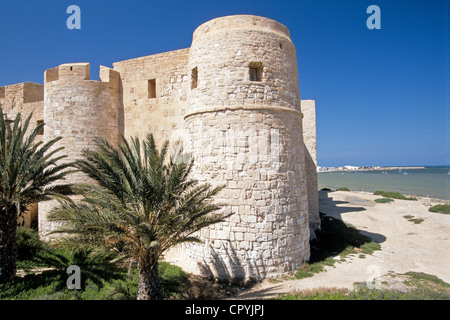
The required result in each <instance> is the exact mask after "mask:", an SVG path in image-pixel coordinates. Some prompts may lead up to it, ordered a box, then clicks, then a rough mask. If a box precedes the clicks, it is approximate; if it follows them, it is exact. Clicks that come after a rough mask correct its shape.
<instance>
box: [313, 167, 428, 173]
mask: <svg viewBox="0 0 450 320" xmlns="http://www.w3.org/2000/svg"><path fill="white" fill-rule="evenodd" d="M412 169H426V168H425V167H380V166H375V167H362V166H361V167H358V166H343V167H320V166H318V167H317V172H334V171H375V170H381V171H383V170H386V171H388V170H412Z"/></svg>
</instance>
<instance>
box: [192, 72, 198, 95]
mask: <svg viewBox="0 0 450 320" xmlns="http://www.w3.org/2000/svg"><path fill="white" fill-rule="evenodd" d="M197 84H198V69H197V67H195V68H194V69H192V72H191V90H192V89H195V88H197Z"/></svg>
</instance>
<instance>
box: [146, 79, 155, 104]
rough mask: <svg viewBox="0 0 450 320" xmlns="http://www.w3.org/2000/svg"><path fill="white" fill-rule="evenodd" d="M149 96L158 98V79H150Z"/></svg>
mask: <svg viewBox="0 0 450 320" xmlns="http://www.w3.org/2000/svg"><path fill="white" fill-rule="evenodd" d="M148 97H149V99H152V98H156V79H151V80H148Z"/></svg>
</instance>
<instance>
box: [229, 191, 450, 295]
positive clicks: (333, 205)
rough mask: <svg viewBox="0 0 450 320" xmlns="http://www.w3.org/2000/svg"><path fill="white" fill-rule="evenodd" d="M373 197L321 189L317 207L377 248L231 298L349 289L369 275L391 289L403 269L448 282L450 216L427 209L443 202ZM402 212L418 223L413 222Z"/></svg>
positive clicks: (449, 276) (360, 193)
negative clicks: (388, 200)
mask: <svg viewBox="0 0 450 320" xmlns="http://www.w3.org/2000/svg"><path fill="white" fill-rule="evenodd" d="M378 198H380V196H375V195H373V194H370V193H364V192H348V191H331V192H326V191H320V192H319V210H320V212H322V213H324V214H326V215H328V216H331V217H333V218H337V219H341V220H343V221H344V222H346V223H349V224H351V225H353V226H354V227H355V228H357V229H358V230H359V231H360V232H361V233H363V234H364V235H366V236H369V237H370V238H372V239H373V240H374V241H376V242H378V243H380V245H381V250H380V251H375V252H374V253H372V254H371V255H365V257H364V258H361V257H359V256H358V254H355V255H352V257H351V258H350V259H348V258H347V259H346V260H345V261H344V262H337V263H335V264H334V266H329V267H326V268H325V271H324V272H321V273H318V274H316V275H314V276H313V277H310V278H304V279H299V280H285V281H278V282H274V281H273V280H265V281H263V282H262V283H260V284H258V285H256V286H255V287H254V288H252V289H250V290H248V291H245V292H243V293H241V294H240V295H238V296H237V297H236V298H238V299H267V298H272V297H275V296H277V295H280V294H285V293H289V292H292V291H294V290H303V289H312V288H319V287H327V288H330V287H337V288H347V289H353V288H354V283H355V282H366V281H371V280H372V281H373V280H375V283H383V285H384V286H386V285H387V286H388V287H389V288H395V287H396V286H398V287H401V286H402V285H403V283H402V279H401V276H400V275H401V274H404V273H406V272H408V271H414V272H424V273H427V274H431V275H435V276H437V277H439V278H440V279H442V280H443V281H445V282H447V283H450V268H449V263H450V249H449V248H450V215H444V214H440V213H432V212H429V211H428V208H429V207H430V205H435V204H439V203H442V201H439V200H435V199H429V198H418V200H419V201H407V200H397V199H396V200H395V201H394V202H391V203H376V202H375V201H374V200H375V199H378ZM405 215H409V216H413V217H414V218H420V219H423V222H421V223H420V224H415V223H413V222H411V221H408V220H407V219H406V218H405V217H404V216H405Z"/></svg>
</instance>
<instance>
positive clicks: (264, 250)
mask: <svg viewBox="0 0 450 320" xmlns="http://www.w3.org/2000/svg"><path fill="white" fill-rule="evenodd" d="M0 103H1V104H2V106H3V108H4V109H6V110H7V114H8V115H9V114H12V113H13V112H17V111H22V112H23V113H24V111H27V112H29V111H35V115H34V117H35V121H36V122H37V121H45V124H46V125H45V130H44V132H43V135H42V137H41V139H43V140H44V141H48V140H50V139H52V138H54V137H57V136H62V137H63V139H62V140H61V141H59V143H58V144H57V145H55V148H57V147H59V146H64V147H65V149H64V151H63V152H64V154H66V155H67V156H68V157H67V160H66V161H73V160H75V159H77V158H79V157H80V156H81V152H82V150H83V149H85V148H92V147H93V146H94V145H93V138H94V137H103V138H106V139H108V140H109V141H110V143H112V144H117V143H118V142H119V141H120V136H121V135H124V136H125V137H126V138H128V137H130V136H138V137H140V138H141V139H142V138H145V136H146V135H147V134H148V133H149V132H151V133H153V134H154V136H155V138H156V139H157V141H159V143H162V142H163V141H164V140H167V139H168V140H170V142H171V143H175V142H176V140H178V139H179V140H181V141H182V143H183V146H184V150H185V151H187V152H189V153H191V154H192V156H193V157H194V169H193V173H192V174H193V178H195V179H198V180H199V181H200V182H208V183H211V184H213V185H222V184H225V185H226V187H225V189H224V190H223V191H222V192H221V193H220V194H219V195H218V196H217V199H216V200H217V202H219V203H222V204H223V207H222V208H221V210H223V211H225V212H229V213H233V215H232V216H231V217H230V218H228V219H227V220H226V221H225V222H223V223H219V224H216V225H213V226H211V227H210V228H206V229H204V230H202V231H201V232H200V233H199V235H198V236H199V237H200V238H201V239H202V240H203V244H189V245H187V244H186V245H182V246H179V247H178V248H175V249H174V250H172V252H171V253H169V256H171V257H174V258H173V259H174V260H176V262H179V263H181V264H182V266H183V267H185V268H186V269H187V271H192V272H203V273H209V274H210V275H213V276H215V277H218V278H223V279H228V280H248V279H258V280H260V279H263V278H265V277H270V276H277V275H280V274H283V273H285V272H287V271H290V270H294V269H296V268H298V267H299V266H300V265H301V264H302V263H303V262H304V261H307V260H308V259H309V256H310V249H309V239H310V228H312V230H314V229H318V228H320V220H319V214H318V200H317V174H316V165H317V157H316V141H315V140H316V129H315V101H314V100H306V101H301V100H300V91H299V79H298V70H297V57H296V49H295V47H294V44H293V43H292V41H291V39H290V34H289V31H288V29H287V28H286V27H285V26H284V25H282V24H281V23H278V22H276V21H274V20H271V19H267V18H263V17H257V16H249V15H238V16H229V17H222V18H217V19H214V20H211V21H209V22H206V23H204V24H202V25H201V26H199V27H198V28H197V29H196V30H195V32H194V34H193V40H192V45H191V47H190V48H186V49H181V50H176V51H171V52H166V53H161V54H155V55H150V56H145V57H140V58H135V59H130V60H125V61H120V62H115V63H114V64H113V69H110V68H106V67H100V81H92V80H90V66H89V64H88V63H68V64H63V65H60V66H57V67H55V68H52V69H48V70H46V71H45V73H44V85H40V84H34V83H23V84H17V85H12V86H6V87H2V88H0ZM69 179H70V182H72V183H79V182H88V179H87V177H85V176H83V175H82V174H79V173H78V174H74V175H72V176H70V177H69ZM53 206H54V203H52V202H46V203H41V204H39V213H38V216H39V231H40V234H41V235H42V237H46V234H47V233H48V232H49V231H51V230H53V229H54V228H55V227H56V226H55V225H53V224H52V223H50V222H49V221H48V220H47V214H48V212H49V210H50V209H51V208H52V207H53Z"/></svg>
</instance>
